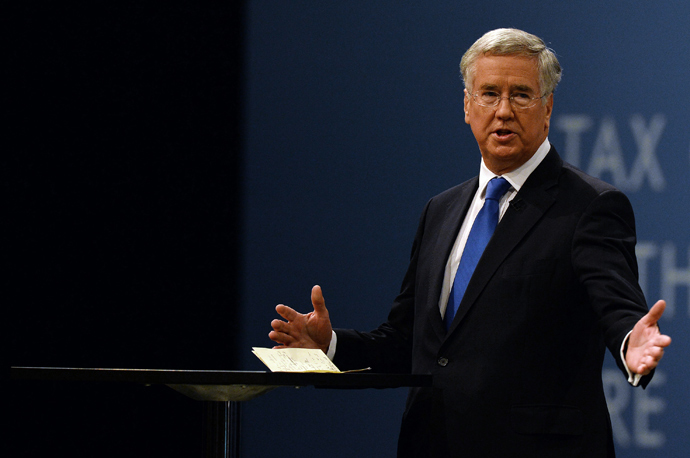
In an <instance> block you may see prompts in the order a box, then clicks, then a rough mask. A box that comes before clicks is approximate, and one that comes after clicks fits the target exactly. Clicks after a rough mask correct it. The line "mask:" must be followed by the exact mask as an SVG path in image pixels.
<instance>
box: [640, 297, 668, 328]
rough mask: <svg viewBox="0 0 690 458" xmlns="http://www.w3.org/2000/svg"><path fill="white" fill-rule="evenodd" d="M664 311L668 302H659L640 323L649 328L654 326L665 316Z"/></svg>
mask: <svg viewBox="0 0 690 458" xmlns="http://www.w3.org/2000/svg"><path fill="white" fill-rule="evenodd" d="M664 310H666V301H657V303H656V304H654V306H653V307H652V308H651V309H649V312H647V314H646V315H645V316H643V317H642V319H641V320H640V321H641V322H642V323H643V324H645V325H647V326H652V325H654V324H656V323H657V322H658V321H659V318H661V315H663V314H664Z"/></svg>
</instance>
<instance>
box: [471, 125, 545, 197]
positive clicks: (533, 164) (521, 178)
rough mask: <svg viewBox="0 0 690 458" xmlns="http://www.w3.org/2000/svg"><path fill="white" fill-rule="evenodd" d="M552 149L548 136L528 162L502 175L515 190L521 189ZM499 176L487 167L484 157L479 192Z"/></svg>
mask: <svg viewBox="0 0 690 458" xmlns="http://www.w3.org/2000/svg"><path fill="white" fill-rule="evenodd" d="M550 150H551V143H549V139H548V137H547V138H545V139H544V142H543V143H542V144H541V146H540V147H539V148H537V151H536V152H535V153H534V155H532V157H531V158H530V159H529V160H528V161H527V162H525V163H524V164H522V165H521V166H520V167H518V168H517V169H515V170H513V171H511V172H507V173H504V174H503V175H501V176H502V177H503V178H505V179H506V180H507V181H508V183H510V185H511V186H512V187H513V189H515V192H517V191H519V190H520V188H521V187H522V185H523V184H525V181H527V178H529V176H530V175H531V174H532V172H534V169H536V168H537V167H538V166H539V164H541V161H543V160H544V158H545V157H546V155H547V154H549V151H550ZM497 176H498V175H496V174H495V173H493V172H492V171H491V170H489V169H488V168H487V167H486V164H484V159H482V163H481V166H480V168H479V192H480V193H481V194H483V193H484V189H485V188H486V184H487V183H488V182H489V181H490V180H492V179H493V178H495V177H497Z"/></svg>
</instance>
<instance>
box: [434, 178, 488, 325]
mask: <svg viewBox="0 0 690 458" xmlns="http://www.w3.org/2000/svg"><path fill="white" fill-rule="evenodd" d="M478 186H479V178H478V177H474V178H472V179H471V180H468V181H466V182H465V183H463V184H462V185H460V189H459V195H458V197H457V198H455V199H451V200H450V201H449V202H448V204H447V206H446V209H445V216H444V219H443V222H442V224H441V226H440V228H439V230H438V231H437V234H438V235H437V238H436V241H435V243H434V247H435V248H434V250H433V252H434V253H437V254H438V256H437V257H436V264H437V266H436V268H433V269H430V271H429V277H428V278H427V282H428V283H427V284H429V285H430V288H429V292H428V297H427V302H426V303H427V304H429V306H430V307H433V308H434V309H435V311H434V312H432V313H430V314H429V317H430V321H431V326H432V328H433V329H434V331H435V332H436V334H437V335H438V336H439V338H441V339H442V338H443V337H444V336H445V334H446V327H445V325H444V324H443V318H442V317H441V312H440V310H439V308H438V301H439V298H440V297H441V289H442V288H443V276H444V274H445V270H446V263H447V262H448V257H449V256H450V252H451V251H452V249H453V245H454V244H455V240H456V239H457V237H458V232H460V226H461V225H462V222H463V221H464V219H465V215H467V211H468V209H469V207H470V204H471V203H472V199H473V197H474V194H475V193H476V192H477V187H478Z"/></svg>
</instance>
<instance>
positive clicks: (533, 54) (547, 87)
mask: <svg viewBox="0 0 690 458" xmlns="http://www.w3.org/2000/svg"><path fill="white" fill-rule="evenodd" d="M482 55H492V56H525V57H529V58H534V59H536V60H537V69H538V70H539V89H540V90H541V95H549V94H551V93H552V92H553V91H555V90H556V86H557V85H558V83H559V81H561V65H560V64H559V63H558V59H557V58H556V54H554V52H553V51H552V50H551V49H549V48H548V47H547V46H546V44H544V41H543V40H542V39H541V38H539V37H537V36H535V35H532V34H531V33H527V32H523V31H522V30H518V29H496V30H491V31H490V32H487V33H485V34H484V35H483V36H482V37H481V38H480V39H479V40H477V41H475V42H474V44H473V45H472V46H471V47H470V49H468V50H467V52H465V55H463V56H462V60H461V61H460V73H461V74H462V80H463V82H464V83H465V88H466V89H467V90H469V91H471V90H472V80H473V78H474V72H475V64H476V62H477V59H478V58H479V57H480V56H482Z"/></svg>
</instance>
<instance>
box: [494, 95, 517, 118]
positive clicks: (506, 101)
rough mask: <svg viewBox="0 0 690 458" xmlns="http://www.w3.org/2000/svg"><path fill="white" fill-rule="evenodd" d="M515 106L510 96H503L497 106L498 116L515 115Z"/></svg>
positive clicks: (508, 116)
mask: <svg viewBox="0 0 690 458" xmlns="http://www.w3.org/2000/svg"><path fill="white" fill-rule="evenodd" d="M513 114H514V113H513V106H512V105H511V104H510V97H501V99H500V100H499V101H498V105H497V106H496V116H497V117H499V118H501V119H505V118H511V117H513Z"/></svg>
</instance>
